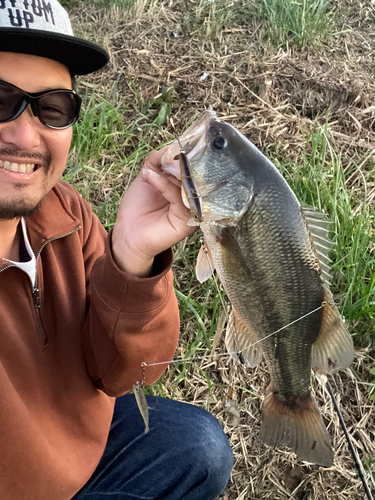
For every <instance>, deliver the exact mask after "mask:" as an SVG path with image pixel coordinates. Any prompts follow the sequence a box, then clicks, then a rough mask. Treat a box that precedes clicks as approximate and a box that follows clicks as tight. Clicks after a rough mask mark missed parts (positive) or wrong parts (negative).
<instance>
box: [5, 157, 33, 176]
mask: <svg viewBox="0 0 375 500" xmlns="http://www.w3.org/2000/svg"><path fill="white" fill-rule="evenodd" d="M34 167H35V164H34V163H16V162H12V163H11V162H10V161H2V160H0V168H3V169H4V170H11V171H12V172H24V173H27V174H31V173H32V172H34Z"/></svg>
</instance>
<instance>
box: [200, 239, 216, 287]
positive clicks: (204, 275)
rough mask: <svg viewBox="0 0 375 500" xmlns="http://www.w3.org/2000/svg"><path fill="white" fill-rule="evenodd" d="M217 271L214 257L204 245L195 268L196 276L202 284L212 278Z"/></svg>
mask: <svg viewBox="0 0 375 500" xmlns="http://www.w3.org/2000/svg"><path fill="white" fill-rule="evenodd" d="M214 270H215V266H214V262H213V260H212V255H211V252H210V250H209V248H208V247H206V246H205V245H202V246H201V248H200V250H199V253H198V257H197V264H196V266H195V275H196V277H197V280H198V281H199V282H200V283H204V282H205V281H206V280H208V278H211V276H212V275H213V273H214Z"/></svg>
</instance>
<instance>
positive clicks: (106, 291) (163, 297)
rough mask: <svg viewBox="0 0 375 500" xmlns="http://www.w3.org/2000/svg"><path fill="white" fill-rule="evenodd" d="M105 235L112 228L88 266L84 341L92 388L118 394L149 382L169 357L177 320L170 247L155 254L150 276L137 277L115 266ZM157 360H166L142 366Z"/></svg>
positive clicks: (176, 335)
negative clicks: (87, 297) (100, 254)
mask: <svg viewBox="0 0 375 500" xmlns="http://www.w3.org/2000/svg"><path fill="white" fill-rule="evenodd" d="M110 240H111V233H110V234H109V235H108V238H107V242H106V251H105V254H104V255H103V256H101V257H99V258H98V259H97V260H96V262H95V264H94V266H93V268H92V271H91V276H90V313H89V316H88V318H87V321H86V325H85V331H84V336H83V342H84V352H85V357H86V367H87V370H88V373H89V376H90V378H91V380H92V381H93V383H94V385H95V387H97V388H98V389H101V390H102V391H104V392H105V393H106V394H108V395H109V396H120V395H122V394H125V393H126V392H127V391H129V390H130V389H131V388H132V386H133V384H134V382H136V381H139V382H141V381H143V382H144V383H145V384H146V385H150V384H152V383H153V382H155V381H156V380H157V379H158V378H159V377H160V375H161V374H162V373H163V372H164V370H165V369H166V368H167V366H168V361H169V360H171V359H172V358H173V354H174V352H175V350H176V346H177V342H178V336H179V326H180V325H179V312H178V306H177V300H176V296H175V294H174V290H173V277H172V272H171V270H170V267H171V264H172V251H171V250H169V251H166V252H164V253H162V254H160V255H158V256H157V257H156V258H155V262H154V276H152V277H150V278H137V277H135V276H132V275H129V274H127V273H125V272H123V271H121V270H120V269H119V268H118V267H117V266H116V264H115V262H114V260H113V257H112V253H111V248H110ZM103 331H104V332H106V334H105V335H103ZM161 362H165V363H162V364H158V365H156V366H144V367H142V364H143V363H145V364H146V365H148V364H152V363H161Z"/></svg>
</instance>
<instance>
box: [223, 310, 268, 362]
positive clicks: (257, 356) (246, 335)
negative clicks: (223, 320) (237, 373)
mask: <svg viewBox="0 0 375 500" xmlns="http://www.w3.org/2000/svg"><path fill="white" fill-rule="evenodd" d="M253 344H255V345H253ZM225 345H226V348H227V350H228V352H229V354H230V355H231V357H232V358H233V359H234V360H235V361H239V362H240V363H242V364H245V365H246V366H248V367H250V368H254V367H255V366H257V364H258V363H259V361H260V360H261V359H262V353H263V351H262V348H261V345H260V342H259V339H258V337H257V336H256V333H255V332H254V331H253V330H252V329H251V327H250V326H249V325H246V324H245V323H244V321H242V319H241V318H240V316H239V315H238V314H237V313H236V311H235V310H234V309H233V310H232V312H231V314H230V317H229V320H228V326H227V331H226V335H225Z"/></svg>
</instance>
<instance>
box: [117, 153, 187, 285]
mask: <svg viewBox="0 0 375 500" xmlns="http://www.w3.org/2000/svg"><path fill="white" fill-rule="evenodd" d="M165 150H166V148H162V149H161V150H160V151H152V152H151V153H150V154H149V156H148V157H147V158H146V160H145V162H144V165H143V168H142V170H141V172H140V174H139V175H138V177H137V178H136V179H135V180H134V181H133V182H132V184H131V185H130V187H129V189H128V190H127V191H126V193H125V194H124V197H123V199H122V201H121V203H120V207H119V210H118V213H117V220H116V223H115V226H114V228H113V234H112V251H113V255H114V258H115V261H116V263H117V265H118V266H119V267H120V269H122V270H123V271H127V272H129V273H131V274H134V275H136V276H139V277H146V276H148V275H149V274H150V272H151V269H152V264H153V261H154V257H155V256H156V255H158V254H159V253H161V252H163V251H164V250H167V249H168V248H170V247H171V246H172V245H174V244H175V243H177V242H178V241H180V240H182V239H183V238H185V237H186V236H188V235H189V234H192V233H193V232H194V231H195V230H196V228H194V227H190V226H188V225H187V221H188V220H189V218H190V217H191V215H190V211H189V209H187V208H186V207H185V206H184V205H183V203H182V199H181V187H180V186H178V185H177V183H178V181H176V180H175V179H174V178H171V177H170V176H168V175H167V174H165V173H164V172H162V171H161V170H160V159H161V157H162V156H163V153H164V152H165Z"/></svg>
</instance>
